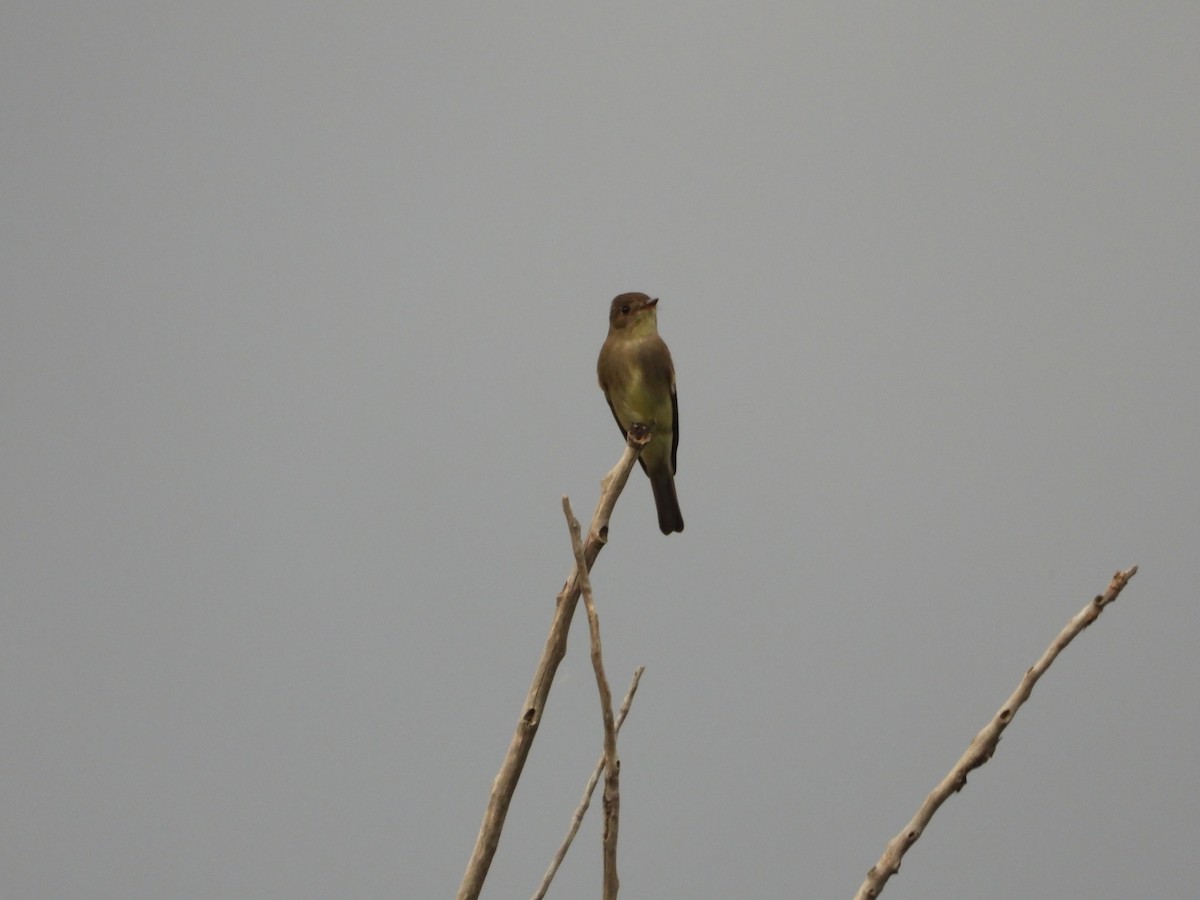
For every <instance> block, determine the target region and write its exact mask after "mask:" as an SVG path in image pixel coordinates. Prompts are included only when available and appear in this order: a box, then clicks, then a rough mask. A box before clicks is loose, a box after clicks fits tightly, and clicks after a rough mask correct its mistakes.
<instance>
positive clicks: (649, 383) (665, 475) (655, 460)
mask: <svg viewBox="0 0 1200 900" xmlns="http://www.w3.org/2000/svg"><path fill="white" fill-rule="evenodd" d="M596 375H597V377H598V378H599V381H600V389H601V390H602V391H604V397H605V399H606V400H607V401H608V406H609V409H611V410H612V414H613V418H614V419H616V420H617V426H618V427H619V428H620V429H621V434H622V435H626V434H628V433H629V432H630V431H631V430H634V428H635V426H637V427H638V430H641V428H645V429H646V430H647V431H649V433H650V441H649V443H647V444H646V446H645V447H643V448H642V453H641V456H640V457H639V459H638V461H639V462H640V463H641V464H642V471H644V472H645V473H646V475H647V476H648V477H649V478H650V488H651V490H652V491H653V492H654V505H655V506H656V507H657V509H658V528H659V530H660V531H662V533H663V534H672V533H674V532H677V531H683V513H681V512H680V511H679V497H678V496H677V495H676V493H675V452H676V450H677V449H678V447H679V400H678V398H677V397H676V394H675V366H674V364H673V363H672V362H671V351H670V350H668V349H667V345H666V344H665V343H664V342H663V339H662V338H661V337H659V336H658V298H657V297H655V298H654V299H653V300H652V299H650V297H649V296H648V295H646V294H642V293H629V294H619V295H617V296H616V297H614V298H613V301H612V305H611V306H610V307H609V311H608V337H607V338H606V339H605V341H604V346H603V347H601V348H600V358H599V359H598V360H597V361H596Z"/></svg>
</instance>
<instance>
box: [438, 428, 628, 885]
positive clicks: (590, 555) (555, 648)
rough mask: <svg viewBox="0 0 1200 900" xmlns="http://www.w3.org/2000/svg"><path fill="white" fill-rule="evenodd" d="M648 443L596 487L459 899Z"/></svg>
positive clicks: (480, 871)
mask: <svg viewBox="0 0 1200 900" xmlns="http://www.w3.org/2000/svg"><path fill="white" fill-rule="evenodd" d="M648 442H649V438H648V437H647V436H640V437H633V436H632V435H630V436H627V437H626V443H625V452H624V453H623V454H622V455H621V459H620V460H619V461H618V462H617V464H616V466H614V467H613V469H612V471H611V472H609V473H608V474H607V475H605V476H604V478H603V479H602V480H601V482H600V500H599V502H598V503H597V504H596V512H595V513H594V514H593V516H592V523H591V526H590V528H589V530H588V537H587V543H586V544H585V545H584V548H583V557H584V563H585V565H584V567H583V569H582V570H581V569H580V568H579V567H578V566H577V565H576V566H572V571H571V575H570V577H568V578H567V581H566V583H565V584H564V585H563V587H562V590H561V591H559V594H558V600H557V605H556V606H555V611H554V620H553V622H552V623H551V625H550V634H549V635H548V636H547V637H546V646H545V647H544V648H543V650H542V657H541V659H540V660H539V661H538V665H537V669H536V670H535V671H534V674H533V683H532V684H531V685H530V687H529V693H528V694H527V695H526V696H525V704H524V706H522V707H521V716H520V718H519V719H518V720H517V728H516V731H515V732H514V733H513V737H512V741H511V742H510V743H509V746H508V752H507V753H506V754H505V755H504V762H503V763H501V765H500V771H499V772H498V773H497V774H496V778H495V780H494V781H493V782H492V791H491V794H490V796H489V797H488V805H487V810H486V811H485V812H484V814H483V824H482V825H480V827H479V835H478V837H476V839H475V849H474V850H473V851H472V853H471V859H470V861H469V862H468V863H467V869H466V872H464V873H463V879H462V883H461V884H460V885H459V887H458V900H477V898H478V897H479V892H480V891H481V890H483V882H484V879H486V878H487V872H488V869H489V868H490V867H491V864H492V857H494V856H495V855H496V848H497V847H498V846H499V845H500V832H501V830H502V829H503V828H504V819H505V817H506V816H507V815H508V806H509V803H511V802H512V796H513V793H514V792H515V791H516V789H517V781H518V779H520V777H521V771H522V769H523V768H524V767H525V760H526V759H527V758H528V756H529V750H530V748H531V747H532V746H533V739H534V737H535V736H536V735H537V729H538V725H540V724H541V721H542V712H543V710H544V709H545V708H546V699H547V698H548V697H549V696H550V685H551V683H552V682H553V681H554V674H555V672H557V671H558V664H559V663H560V662H562V659H563V657H564V656H565V655H566V652H567V635H568V633H569V632H570V629H571V617H572V616H573V615H574V614H575V606H576V604H577V603H578V602H579V592H580V572H581V571H582V572H584V573H585V574H586V572H587V571H588V570H590V569H591V567H592V565H593V564H594V563H595V561H596V557H597V556H598V555H599V554H600V550H601V549H602V548H603V547H604V545H605V543H607V541H608V520H609V518H610V517H611V515H612V511H613V507H614V506H616V503H617V498H618V497H619V496H620V495H621V491H622V489H623V488H624V487H625V482H626V481H628V480H629V473H630V471H631V470H632V469H633V462H634V460H635V459H637V456H638V454H639V453H640V452H641V451H642V448H643V447H645V446H646V444H647V443H648Z"/></svg>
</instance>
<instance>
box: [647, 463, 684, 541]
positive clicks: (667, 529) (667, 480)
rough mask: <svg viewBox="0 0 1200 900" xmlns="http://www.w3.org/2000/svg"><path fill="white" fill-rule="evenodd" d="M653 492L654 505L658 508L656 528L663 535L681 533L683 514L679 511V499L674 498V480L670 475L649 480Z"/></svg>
mask: <svg viewBox="0 0 1200 900" xmlns="http://www.w3.org/2000/svg"><path fill="white" fill-rule="evenodd" d="M650 487H651V488H652V489H653V491H654V505H655V506H656V507H658V527H659V530H660V531H662V533H663V534H670V533H671V532H673V531H683V513H681V512H680V511H679V498H678V497H677V496H675V479H674V478H672V477H671V476H670V475H666V476H660V477H658V478H651V479H650Z"/></svg>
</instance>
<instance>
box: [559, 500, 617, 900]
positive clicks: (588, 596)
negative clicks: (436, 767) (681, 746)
mask: <svg viewBox="0 0 1200 900" xmlns="http://www.w3.org/2000/svg"><path fill="white" fill-rule="evenodd" d="M562 502H563V514H564V515H565V516H566V517H567V528H568V529H569V530H570V532H571V548H572V549H573V550H574V551H575V571H577V572H578V573H579V587H580V589H581V590H582V592H583V606H584V608H585V609H586V610H587V617H588V631H589V633H590V634H591V638H592V641H591V643H592V668H593V669H594V670H595V672H596V687H597V688H598V689H599V692H600V715H601V717H602V718H603V720H604V891H603V893H602V894H601V896H602V897H603V898H604V900H617V891H618V890H619V888H620V884H621V881H620V879H619V878H618V877H617V826H618V824H619V823H620V819H621V791H620V777H621V761H620V760H619V759H617V729H616V728H615V727H614V725H613V711H612V692H611V691H610V690H609V689H608V678H607V677H606V676H605V674H604V654H603V652H602V650H601V646H600V617H599V616H598V615H597V614H596V604H595V602H593V599H592V582H591V580H590V579H589V578H588V575H587V564H586V563H585V562H584V558H583V543H582V541H581V540H580V538H579V522H578V520H577V519H576V518H575V516H574V514H573V513H572V512H571V501H570V500H568V499H567V498H566V497H563V501H562Z"/></svg>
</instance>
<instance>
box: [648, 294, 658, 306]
mask: <svg viewBox="0 0 1200 900" xmlns="http://www.w3.org/2000/svg"><path fill="white" fill-rule="evenodd" d="M646 305H647V306H648V307H650V308H651V309H654V307H656V306H658V298H657V297H655V298H654V299H653V300H647V301H646Z"/></svg>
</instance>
